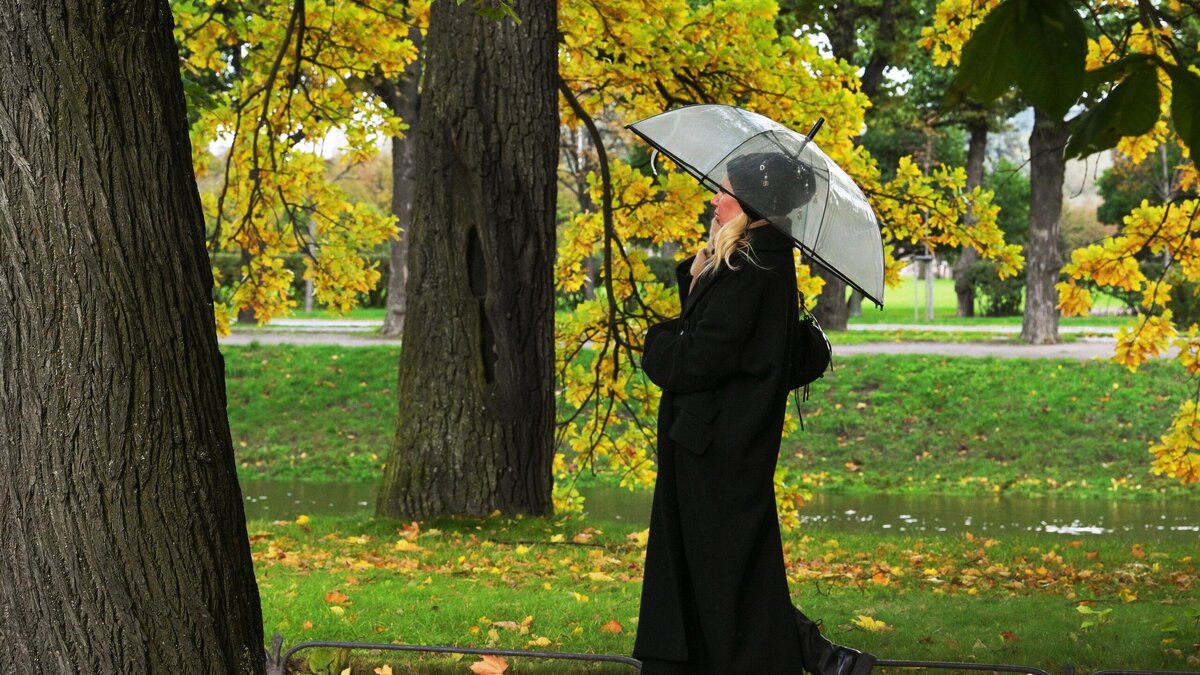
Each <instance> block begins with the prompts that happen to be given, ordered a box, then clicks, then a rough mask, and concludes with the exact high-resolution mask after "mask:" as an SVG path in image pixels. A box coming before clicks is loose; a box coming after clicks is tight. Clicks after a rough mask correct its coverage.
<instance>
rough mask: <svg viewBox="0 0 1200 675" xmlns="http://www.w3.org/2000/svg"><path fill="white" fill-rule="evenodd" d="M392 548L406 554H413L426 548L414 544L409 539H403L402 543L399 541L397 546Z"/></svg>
mask: <svg viewBox="0 0 1200 675" xmlns="http://www.w3.org/2000/svg"><path fill="white" fill-rule="evenodd" d="M392 548H393V549H394V550H397V551H403V552H405V553H408V552H412V551H423V550H425V549H424V547H422V546H421V545H420V544H414V543H412V542H411V541H409V540H407V539H401V540H400V541H397V542H396V544H395V545H394V546H392Z"/></svg>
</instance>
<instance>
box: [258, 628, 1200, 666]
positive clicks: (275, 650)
mask: <svg viewBox="0 0 1200 675" xmlns="http://www.w3.org/2000/svg"><path fill="white" fill-rule="evenodd" d="M321 647H324V648H331V649H351V650H355V649H357V650H375V651H393V652H423V653H427V654H471V655H476V656H519V657H523V658H533V659H551V660H560V661H590V662H594V663H615V664H619V665H624V666H629V667H631V668H634V669H636V670H638V671H641V669H642V663H641V662H640V661H638V660H637V659H635V658H632V657H629V656H619V655H616V654H582V653H578V652H536V651H527V650H523V649H480V648H476V647H453V646H440V645H404V644H401V645H398V644H390V643H389V644H383V643H375V642H336V641H330V640H314V641H310V642H300V643H298V644H295V645H292V647H291V648H289V649H288V650H287V651H286V652H285V651H283V636H281V635H279V634H278V633H276V634H275V636H274V637H273V638H272V639H271V648H272V650H271V651H270V652H268V653H267V675H287V673H288V671H287V665H288V661H290V660H291V658H292V657H293V656H295V655H296V653H297V652H299V651H301V650H303V649H313V648H321ZM875 668H920V669H932V670H973V671H984V672H990V673H1027V674H1028V675H1054V674H1053V673H1051V672H1049V671H1046V670H1042V669H1041V668H1034V667H1032V666H1019V665H1013V664H1008V663H958V662H955V661H907V660H897V659H879V660H877V661H876V662H875ZM1060 675H1079V674H1078V673H1076V671H1075V668H1074V666H1071V665H1070V664H1067V665H1066V666H1065V667H1064V668H1063V671H1062V673H1061V674H1060ZM1090 675H1200V672H1198V671H1187V670H1097V671H1094V672H1092V673H1090Z"/></svg>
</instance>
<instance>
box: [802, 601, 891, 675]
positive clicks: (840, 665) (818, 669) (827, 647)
mask: <svg viewBox="0 0 1200 675" xmlns="http://www.w3.org/2000/svg"><path fill="white" fill-rule="evenodd" d="M796 628H797V629H798V630H799V631H800V649H801V651H802V652H803V654H804V663H803V666H804V670H806V671H808V672H809V673H811V675H867V674H868V673H870V672H871V668H872V667H873V666H874V665H875V657H874V656H871V655H870V654H867V653H866V652H860V651H858V650H857V649H851V648H850V647H843V646H841V645H835V644H833V643H832V642H830V641H829V639H828V638H826V637H825V636H824V635H821V629H820V627H818V626H817V624H816V623H815V622H814V621H813V620H812V619H809V618H808V617H807V616H804V613H803V612H801V611H800V610H799V609H796Z"/></svg>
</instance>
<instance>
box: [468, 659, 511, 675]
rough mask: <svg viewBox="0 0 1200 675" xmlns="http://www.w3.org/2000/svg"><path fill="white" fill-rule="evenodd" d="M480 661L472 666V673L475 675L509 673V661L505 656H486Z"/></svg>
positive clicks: (501, 674)
mask: <svg viewBox="0 0 1200 675" xmlns="http://www.w3.org/2000/svg"><path fill="white" fill-rule="evenodd" d="M480 659H481V660H480V661H476V662H475V663H472V664H471V672H472V673H475V675H503V673H505V672H507V671H508V660H507V659H505V658H504V657H503V656H492V655H491V654H484V655H483V656H482V657H480Z"/></svg>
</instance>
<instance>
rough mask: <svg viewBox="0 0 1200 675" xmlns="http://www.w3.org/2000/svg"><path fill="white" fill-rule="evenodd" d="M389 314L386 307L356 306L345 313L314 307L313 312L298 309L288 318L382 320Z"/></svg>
mask: <svg viewBox="0 0 1200 675" xmlns="http://www.w3.org/2000/svg"><path fill="white" fill-rule="evenodd" d="M385 316H387V308H386V307H355V308H354V309H352V310H350V311H349V312H346V313H345V314H343V313H341V312H337V311H334V310H331V309H314V310H313V311H311V312H305V311H304V310H296V311H294V312H292V313H291V314H290V315H288V316H287V317H285V318H288V319H329V320H332V319H341V320H343V321H351V320H353V321H368V320H371V321H382V320H383V318H384V317H385Z"/></svg>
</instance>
